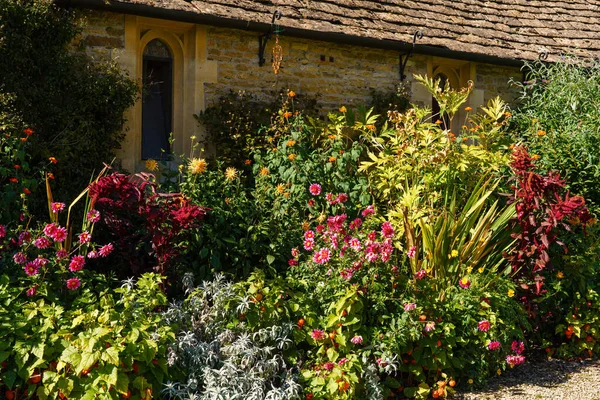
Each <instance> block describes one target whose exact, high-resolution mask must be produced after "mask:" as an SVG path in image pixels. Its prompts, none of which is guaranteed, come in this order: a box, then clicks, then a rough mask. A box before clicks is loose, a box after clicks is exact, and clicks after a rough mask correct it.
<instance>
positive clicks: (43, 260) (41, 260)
mask: <svg viewBox="0 0 600 400" xmlns="http://www.w3.org/2000/svg"><path fill="white" fill-rule="evenodd" d="M33 264H34V265H35V266H36V267H38V268H41V267H44V266H45V265H46V264H48V259H47V258H44V257H42V256H39V257H38V258H36V259H35V260H33Z"/></svg>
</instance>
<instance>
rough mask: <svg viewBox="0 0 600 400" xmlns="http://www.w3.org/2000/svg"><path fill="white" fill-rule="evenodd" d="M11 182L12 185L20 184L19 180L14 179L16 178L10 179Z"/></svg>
mask: <svg viewBox="0 0 600 400" xmlns="http://www.w3.org/2000/svg"><path fill="white" fill-rule="evenodd" d="M9 181H10V182H11V183H18V182H19V180H18V179H17V178H14V177H13V178H10V179H9Z"/></svg>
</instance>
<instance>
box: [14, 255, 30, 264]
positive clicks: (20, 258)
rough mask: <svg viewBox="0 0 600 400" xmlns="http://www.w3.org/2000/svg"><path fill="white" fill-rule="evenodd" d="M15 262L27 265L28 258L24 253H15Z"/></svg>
mask: <svg viewBox="0 0 600 400" xmlns="http://www.w3.org/2000/svg"><path fill="white" fill-rule="evenodd" d="M13 261H14V262H15V264H19V265H20V264H26V263H27V256H26V255H25V254H23V253H20V252H19V253H15V255H14V256H13Z"/></svg>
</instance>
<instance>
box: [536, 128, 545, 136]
mask: <svg viewBox="0 0 600 400" xmlns="http://www.w3.org/2000/svg"><path fill="white" fill-rule="evenodd" d="M545 134H546V131H543V130H541V129H540V130H538V131H537V135H538V136H540V137H542V136H544V135H545Z"/></svg>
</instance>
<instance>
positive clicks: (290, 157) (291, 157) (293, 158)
mask: <svg viewBox="0 0 600 400" xmlns="http://www.w3.org/2000/svg"><path fill="white" fill-rule="evenodd" d="M295 159H296V155H295V154H290V155H288V160H290V161H294V160H295Z"/></svg>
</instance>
